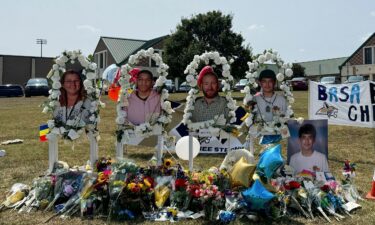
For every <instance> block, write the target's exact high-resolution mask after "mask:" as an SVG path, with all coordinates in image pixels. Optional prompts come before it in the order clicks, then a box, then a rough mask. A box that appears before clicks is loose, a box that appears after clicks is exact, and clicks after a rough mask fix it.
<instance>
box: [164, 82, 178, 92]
mask: <svg viewBox="0 0 375 225" xmlns="http://www.w3.org/2000/svg"><path fill="white" fill-rule="evenodd" d="M165 87H166V88H167V90H168V92H169V93H174V92H176V87H175V85H174V82H173V81H172V80H166V81H165Z"/></svg>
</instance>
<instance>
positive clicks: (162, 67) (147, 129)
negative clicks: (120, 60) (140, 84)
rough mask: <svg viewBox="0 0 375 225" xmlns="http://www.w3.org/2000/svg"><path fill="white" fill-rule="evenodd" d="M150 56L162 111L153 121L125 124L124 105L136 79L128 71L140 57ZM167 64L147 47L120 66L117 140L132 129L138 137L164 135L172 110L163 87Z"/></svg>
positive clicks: (120, 140) (125, 135) (121, 138)
mask: <svg viewBox="0 0 375 225" xmlns="http://www.w3.org/2000/svg"><path fill="white" fill-rule="evenodd" d="M147 57H149V58H151V59H152V60H154V61H155V63H156V65H157V66H158V68H157V74H158V79H157V80H156V82H155V85H154V87H155V88H156V89H157V91H158V92H159V93H160V106H161V109H162V112H161V114H160V116H159V118H158V119H157V120H156V121H155V122H152V123H150V122H145V123H142V124H140V125H136V126H135V125H129V124H127V120H126V117H127V114H126V112H125V110H124V107H125V106H128V104H129V102H128V97H129V96H130V94H131V93H132V91H133V88H132V84H133V83H135V81H136V78H137V77H136V76H135V75H131V73H129V72H130V71H131V70H132V69H133V68H134V67H135V65H136V64H137V63H138V62H139V60H140V59H141V58H147ZM168 68H169V66H168V65H167V64H165V63H163V59H162V58H161V56H160V55H159V54H158V53H156V52H154V49H153V48H149V49H147V50H144V49H142V50H140V51H138V52H137V53H136V54H135V55H131V56H130V57H129V61H128V63H127V64H125V65H124V66H122V67H121V75H120V79H119V81H118V82H119V84H120V86H121V90H120V95H119V99H118V102H117V118H116V123H117V125H118V129H117V140H118V141H119V142H125V141H126V140H127V139H128V138H129V134H128V132H127V131H129V130H132V131H134V133H135V134H136V136H140V137H149V136H151V135H153V134H160V133H163V134H164V135H165V134H166V132H164V128H165V127H166V126H167V125H168V124H169V123H170V122H171V121H172V113H173V112H174V110H173V109H172V106H171V102H170V101H167V99H168V97H169V93H168V90H167V89H166V87H165V81H166V79H167V78H166V77H167V75H168V72H167V70H168Z"/></svg>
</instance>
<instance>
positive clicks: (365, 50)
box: [339, 33, 375, 82]
mask: <svg viewBox="0 0 375 225" xmlns="http://www.w3.org/2000/svg"><path fill="white" fill-rule="evenodd" d="M339 69H340V74H341V81H342V82H344V81H346V80H347V78H348V76H350V75H362V76H364V77H365V79H369V80H375V33H373V34H372V35H371V36H370V37H369V38H368V39H367V40H366V41H365V42H364V43H363V44H362V45H361V46H360V47H359V48H358V49H357V50H355V51H354V52H353V54H352V55H351V56H349V58H348V59H347V60H345V61H344V62H343V63H342V64H341V65H340V66H339Z"/></svg>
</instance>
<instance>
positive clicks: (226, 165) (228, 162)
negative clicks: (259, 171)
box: [220, 149, 255, 171]
mask: <svg viewBox="0 0 375 225" xmlns="http://www.w3.org/2000/svg"><path fill="white" fill-rule="evenodd" d="M241 157H244V158H245V160H246V162H248V163H250V164H255V159H254V155H253V154H252V153H251V152H250V151H249V150H247V149H237V150H232V151H230V152H228V154H227V155H226V156H225V159H224V161H223V162H222V163H221V166H220V169H221V170H222V169H226V170H227V171H230V170H231V169H232V167H233V165H234V164H235V163H236V162H238V160H240V159H241Z"/></svg>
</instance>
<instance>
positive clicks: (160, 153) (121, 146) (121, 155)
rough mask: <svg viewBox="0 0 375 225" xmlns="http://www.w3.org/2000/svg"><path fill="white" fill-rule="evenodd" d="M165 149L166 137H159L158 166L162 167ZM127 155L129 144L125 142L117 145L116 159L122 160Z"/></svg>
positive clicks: (157, 148)
mask: <svg viewBox="0 0 375 225" xmlns="http://www.w3.org/2000/svg"><path fill="white" fill-rule="evenodd" d="M163 149H164V137H163V135H158V142H157V147H156V160H157V165H158V166H160V165H162V164H163ZM124 152H125V155H127V144H126V143H123V142H121V141H120V142H119V141H118V142H117V143H116V159H122V158H124Z"/></svg>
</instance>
